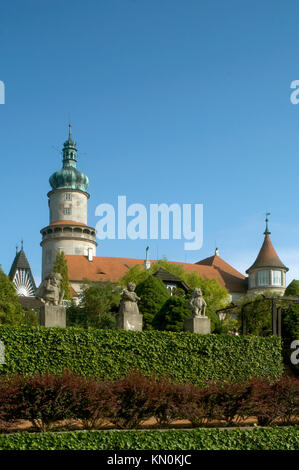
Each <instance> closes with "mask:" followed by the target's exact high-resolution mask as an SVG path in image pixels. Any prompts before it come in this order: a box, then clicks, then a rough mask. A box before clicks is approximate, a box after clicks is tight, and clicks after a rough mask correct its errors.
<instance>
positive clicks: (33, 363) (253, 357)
mask: <svg viewBox="0 0 299 470" xmlns="http://www.w3.org/2000/svg"><path fill="white" fill-rule="evenodd" d="M0 341H2V342H3V343H4V345H5V361H6V364H3V365H0V374H5V373H19V374H26V375H32V374H35V373H37V372H39V373H44V372H51V373H54V374H59V373H61V372H62V371H63V370H64V369H69V370H72V371H74V372H77V373H79V374H81V375H84V376H94V377H99V378H101V379H102V380H106V379H109V380H111V379H117V378H119V377H122V376H124V375H126V374H128V372H129V371H132V370H137V369H138V370H140V371H141V372H143V373H144V374H145V375H151V374H152V373H156V374H157V375H158V376H161V375H169V376H170V377H171V379H172V380H174V381H176V382H181V383H194V384H199V383H202V382H203V381H206V380H227V379H230V380H231V381H242V380H244V379H247V378H250V377H261V378H262V377H272V378H275V379H278V378H279V377H280V376H281V375H282V372H283V364H282V355H281V341H280V339H279V338H278V337H273V336H272V337H267V338H261V337H255V336H233V335H223V336H222V335H196V334H191V333H172V332H160V331H145V332H142V333H140V332H134V331H123V330H121V331H113V330H96V329H90V330H83V329H79V328H66V329H61V328H45V327H9V326H1V327H0Z"/></svg>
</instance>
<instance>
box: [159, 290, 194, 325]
mask: <svg viewBox="0 0 299 470" xmlns="http://www.w3.org/2000/svg"><path fill="white" fill-rule="evenodd" d="M188 317H190V310H189V307H188V300H187V299H185V298H184V297H181V296H177V295H173V296H171V297H169V298H168V300H167V301H166V302H165V303H164V305H163V307H162V308H161V310H160V311H159V312H158V313H157V315H156V316H155V318H154V319H153V326H154V328H156V329H157V330H162V331H163V330H164V331H184V320H185V319H186V318H188Z"/></svg>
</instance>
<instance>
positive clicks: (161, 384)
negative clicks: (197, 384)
mask: <svg viewBox="0 0 299 470" xmlns="http://www.w3.org/2000/svg"><path fill="white" fill-rule="evenodd" d="M193 389H194V387H193V386H192V385H187V384H177V383H171V382H170V381H169V379H167V378H161V379H160V380H159V381H157V382H156V383H155V389H154V406H153V415H154V417H155V418H156V420H157V423H158V424H160V425H162V426H163V425H168V424H170V423H171V422H172V421H175V420H177V419H184V418H185V415H186V406H187V405H188V404H189V403H192V402H193V401H194V400H193Z"/></svg>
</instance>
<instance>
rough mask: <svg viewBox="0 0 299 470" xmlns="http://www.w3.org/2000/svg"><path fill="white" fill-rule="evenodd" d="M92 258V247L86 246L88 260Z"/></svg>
mask: <svg viewBox="0 0 299 470" xmlns="http://www.w3.org/2000/svg"><path fill="white" fill-rule="evenodd" d="M92 260H93V254H92V248H88V261H92Z"/></svg>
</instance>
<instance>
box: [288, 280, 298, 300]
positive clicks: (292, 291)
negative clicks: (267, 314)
mask: <svg viewBox="0 0 299 470" xmlns="http://www.w3.org/2000/svg"><path fill="white" fill-rule="evenodd" d="M284 295H285V296H287V297H299V281H298V280H296V279H293V280H292V282H290V284H289V285H288V287H287V288H286V290H285V293H284Z"/></svg>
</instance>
